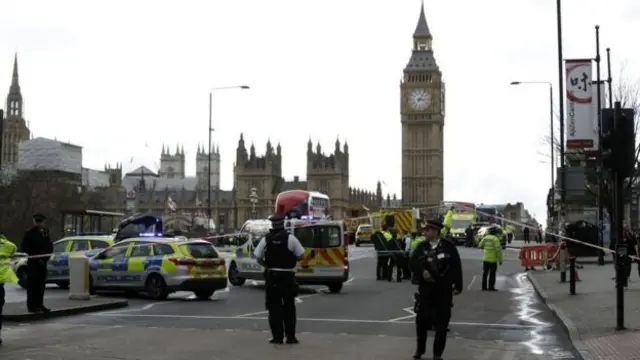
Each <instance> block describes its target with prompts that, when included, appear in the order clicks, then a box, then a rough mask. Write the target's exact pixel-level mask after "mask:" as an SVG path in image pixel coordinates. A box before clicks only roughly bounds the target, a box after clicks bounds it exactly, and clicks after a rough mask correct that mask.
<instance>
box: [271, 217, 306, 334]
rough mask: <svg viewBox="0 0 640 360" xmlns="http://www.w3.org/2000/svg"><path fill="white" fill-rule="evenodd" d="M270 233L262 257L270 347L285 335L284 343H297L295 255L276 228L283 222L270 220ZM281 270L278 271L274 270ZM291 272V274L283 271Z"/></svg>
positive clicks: (282, 228) (282, 229)
mask: <svg viewBox="0 0 640 360" xmlns="http://www.w3.org/2000/svg"><path fill="white" fill-rule="evenodd" d="M271 220H272V223H273V229H271V231H270V232H269V234H267V236H266V237H265V241H266V246H265V253H264V264H265V268H266V269H265V282H266V284H265V286H266V307H267V310H268V311H269V327H270V328H271V334H272V336H273V338H272V339H271V340H270V342H271V343H278V344H281V343H282V342H283V338H284V336H285V335H286V337H287V343H294V344H295V343H297V342H298V340H297V339H296V335H295V334H296V305H295V297H296V295H297V292H298V286H297V284H296V282H295V272H294V271H293V269H294V268H295V267H296V263H297V262H298V261H297V258H296V255H295V254H294V253H293V252H292V251H291V250H289V233H288V232H287V231H286V230H285V229H284V227H280V226H276V224H280V221H282V225H284V218H274V217H272V219H271ZM275 269H282V270H280V271H279V270H275ZM288 269H291V271H286V270H288Z"/></svg>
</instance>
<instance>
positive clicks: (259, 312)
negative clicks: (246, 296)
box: [235, 311, 269, 318]
mask: <svg viewBox="0 0 640 360" xmlns="http://www.w3.org/2000/svg"><path fill="white" fill-rule="evenodd" d="M268 313H269V312H268V311H256V312H252V313H248V314H242V315H236V316H235V317H237V318H242V317H245V316H256V315H263V314H268Z"/></svg>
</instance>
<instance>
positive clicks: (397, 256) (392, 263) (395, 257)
mask: <svg viewBox="0 0 640 360" xmlns="http://www.w3.org/2000/svg"><path fill="white" fill-rule="evenodd" d="M389 234H390V235H391V238H390V239H389V240H388V241H387V242H386V246H387V250H388V251H389V253H390V254H391V256H389V264H388V266H387V276H386V278H387V280H388V281H389V282H391V281H393V269H394V268H395V269H396V281H397V282H402V260H403V257H404V253H403V251H402V249H403V248H404V247H401V246H400V242H399V241H398V232H397V230H396V229H395V228H390V229H389ZM385 237H386V235H385Z"/></svg>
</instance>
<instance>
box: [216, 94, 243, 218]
mask: <svg viewBox="0 0 640 360" xmlns="http://www.w3.org/2000/svg"><path fill="white" fill-rule="evenodd" d="M231 89H242V90H249V86H248V85H236V86H220V87H215V88H212V89H211V90H209V146H208V154H207V173H208V174H207V218H208V223H207V227H211V218H212V214H211V134H212V133H213V131H214V129H213V92H214V91H218V90H231ZM218 186H220V184H218ZM209 230H211V229H209Z"/></svg>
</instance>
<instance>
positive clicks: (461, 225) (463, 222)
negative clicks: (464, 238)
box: [451, 219, 473, 229]
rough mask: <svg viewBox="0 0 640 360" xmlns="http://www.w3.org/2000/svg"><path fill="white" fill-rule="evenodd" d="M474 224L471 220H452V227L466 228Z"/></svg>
mask: <svg viewBox="0 0 640 360" xmlns="http://www.w3.org/2000/svg"><path fill="white" fill-rule="evenodd" d="M471 224H473V221H471V220H459V219H458V220H455V219H454V220H451V228H452V229H466V228H468V227H469V225H471Z"/></svg>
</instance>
